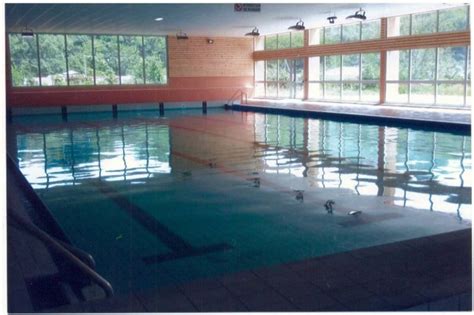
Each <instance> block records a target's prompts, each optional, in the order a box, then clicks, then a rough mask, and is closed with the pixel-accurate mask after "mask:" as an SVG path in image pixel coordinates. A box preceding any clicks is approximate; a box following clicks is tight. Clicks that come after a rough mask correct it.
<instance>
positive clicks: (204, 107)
mask: <svg viewBox="0 0 474 315" xmlns="http://www.w3.org/2000/svg"><path fill="white" fill-rule="evenodd" d="M202 113H203V114H207V101H202Z"/></svg>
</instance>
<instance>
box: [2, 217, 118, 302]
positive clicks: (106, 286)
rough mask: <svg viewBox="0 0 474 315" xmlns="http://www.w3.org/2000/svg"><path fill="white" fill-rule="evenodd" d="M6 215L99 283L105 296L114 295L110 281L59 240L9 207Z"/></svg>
mask: <svg viewBox="0 0 474 315" xmlns="http://www.w3.org/2000/svg"><path fill="white" fill-rule="evenodd" d="M8 216H9V217H10V218H12V219H13V220H15V221H16V222H17V223H18V224H20V225H21V226H22V227H24V228H25V229H26V230H27V232H29V233H30V234H32V235H33V236H35V237H37V238H38V239H40V240H41V241H42V242H44V243H45V244H46V245H47V246H50V247H51V248H52V249H54V250H56V251H57V252H58V253H59V254H61V255H62V256H63V257H65V258H66V259H68V260H69V261H70V262H71V263H72V264H73V265H75V266H76V267H77V268H78V269H79V270H80V271H81V272H83V273H84V274H85V275H86V276H87V277H88V278H89V279H91V280H92V281H93V282H95V283H96V284H97V285H99V286H100V287H101V288H102V289H103V290H104V292H105V295H106V296H107V297H112V296H113V295H114V289H113V288H112V285H111V284H110V282H108V281H107V280H106V279H105V278H103V277H102V276H101V275H100V274H98V273H97V272H96V271H95V270H94V269H92V268H91V267H89V266H88V265H87V264H85V263H84V262H83V261H82V260H81V259H79V258H78V257H77V256H76V255H74V254H73V253H72V252H71V251H70V250H68V249H67V248H66V247H64V246H63V245H62V244H61V242H60V241H58V240H56V239H55V238H53V237H52V236H50V235H49V234H48V233H46V232H44V231H43V230H42V229H40V228H39V227H37V226H36V225H34V224H32V223H30V222H28V221H27V220H26V219H24V218H22V217H21V216H19V215H17V214H15V213H14V212H13V211H12V210H11V209H9V211H8Z"/></svg>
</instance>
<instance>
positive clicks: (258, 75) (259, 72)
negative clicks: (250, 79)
mask: <svg viewBox="0 0 474 315" xmlns="http://www.w3.org/2000/svg"><path fill="white" fill-rule="evenodd" d="M255 81H265V61H263V60H261V61H255Z"/></svg>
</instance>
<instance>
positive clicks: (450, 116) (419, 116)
mask: <svg viewBox="0 0 474 315" xmlns="http://www.w3.org/2000/svg"><path fill="white" fill-rule="evenodd" d="M232 109H237V110H263V111H269V112H278V111H281V112H284V113H286V114H288V113H294V114H298V113H299V114H308V113H309V114H319V115H321V116H322V117H323V118H324V117H330V116H333V117H353V118H365V119H368V118H370V119H372V120H379V121H398V122H403V121H406V122H411V123H414V122H415V123H419V124H448V125H456V126H460V127H464V126H468V127H469V128H470V125H471V110H470V108H468V109H466V110H464V109H442V108H429V107H426V108H420V107H413V106H396V105H385V104H384V105H363V104H350V103H318V102H306V101H305V102H302V101H295V102H291V101H281V100H262V99H248V100H247V102H245V103H241V104H235V105H232Z"/></svg>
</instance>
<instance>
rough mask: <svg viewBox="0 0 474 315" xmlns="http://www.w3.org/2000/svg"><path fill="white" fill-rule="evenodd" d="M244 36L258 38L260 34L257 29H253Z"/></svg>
mask: <svg viewBox="0 0 474 315" xmlns="http://www.w3.org/2000/svg"><path fill="white" fill-rule="evenodd" d="M245 36H260V32H259V31H258V28H257V27H254V28H253V30H252V31H251V32H249V33H246V34H245Z"/></svg>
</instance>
